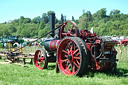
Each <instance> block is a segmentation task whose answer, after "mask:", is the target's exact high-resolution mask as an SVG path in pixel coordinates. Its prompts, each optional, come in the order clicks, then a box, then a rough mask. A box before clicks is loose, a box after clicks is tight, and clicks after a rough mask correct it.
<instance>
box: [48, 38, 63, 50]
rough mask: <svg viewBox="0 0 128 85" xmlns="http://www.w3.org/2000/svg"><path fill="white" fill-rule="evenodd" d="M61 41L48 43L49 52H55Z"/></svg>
mask: <svg viewBox="0 0 128 85" xmlns="http://www.w3.org/2000/svg"><path fill="white" fill-rule="evenodd" d="M60 41H61V40H53V41H50V44H49V48H50V50H57V47H58V46H59V43H60Z"/></svg>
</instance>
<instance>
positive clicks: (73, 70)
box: [72, 64, 75, 72]
mask: <svg viewBox="0 0 128 85" xmlns="http://www.w3.org/2000/svg"><path fill="white" fill-rule="evenodd" d="M72 65H73V69H72V72H75V65H74V64H72Z"/></svg>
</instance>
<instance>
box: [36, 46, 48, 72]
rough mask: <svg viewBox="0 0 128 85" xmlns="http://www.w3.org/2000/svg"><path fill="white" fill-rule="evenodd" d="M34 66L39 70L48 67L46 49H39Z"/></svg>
mask: <svg viewBox="0 0 128 85" xmlns="http://www.w3.org/2000/svg"><path fill="white" fill-rule="evenodd" d="M34 64H35V66H36V67H37V68H38V69H40V70H41V69H46V68H47V65H48V60H47V54H46V52H45V50H44V49H38V50H37V51H36V52H35V55H34Z"/></svg>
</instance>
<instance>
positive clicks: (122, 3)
mask: <svg viewBox="0 0 128 85" xmlns="http://www.w3.org/2000/svg"><path fill="white" fill-rule="evenodd" d="M101 8H106V10H107V15H109V13H110V11H112V10H114V9H118V10H120V11H121V13H123V14H128V0H0V23H3V22H5V21H6V22H8V21H10V20H14V19H19V18H20V16H24V17H25V18H31V19H33V18H34V17H37V16H40V17H42V14H43V13H47V12H48V11H54V12H55V13H56V17H57V18H58V19H60V17H61V14H63V15H64V16H66V18H67V19H69V20H70V19H71V18H72V16H74V18H75V19H79V17H80V16H81V15H82V14H83V10H85V12H86V11H90V12H91V13H92V14H94V13H96V12H97V11H98V10H100V9H101Z"/></svg>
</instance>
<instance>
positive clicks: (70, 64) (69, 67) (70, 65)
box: [66, 63, 71, 71]
mask: <svg viewBox="0 0 128 85" xmlns="http://www.w3.org/2000/svg"><path fill="white" fill-rule="evenodd" d="M70 67H71V63H70V64H69V65H68V67H67V68H66V71H67V70H68V69H69V68H70Z"/></svg>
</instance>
